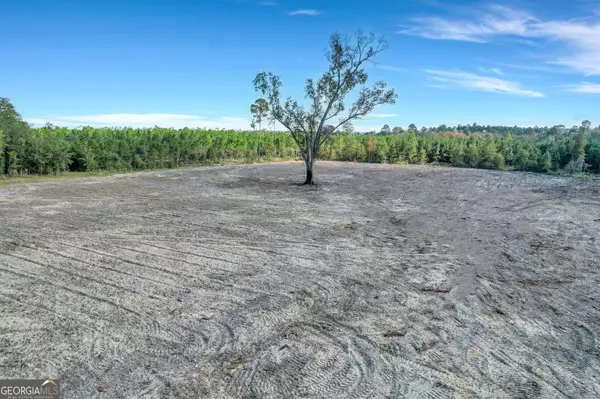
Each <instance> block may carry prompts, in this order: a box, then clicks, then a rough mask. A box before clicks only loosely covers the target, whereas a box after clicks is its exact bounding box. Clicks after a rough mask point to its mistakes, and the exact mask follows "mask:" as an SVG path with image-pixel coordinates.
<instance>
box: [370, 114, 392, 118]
mask: <svg viewBox="0 0 600 399" xmlns="http://www.w3.org/2000/svg"><path fill="white" fill-rule="evenodd" d="M395 116H398V114H369V115H367V117H369V118H393V117H395Z"/></svg>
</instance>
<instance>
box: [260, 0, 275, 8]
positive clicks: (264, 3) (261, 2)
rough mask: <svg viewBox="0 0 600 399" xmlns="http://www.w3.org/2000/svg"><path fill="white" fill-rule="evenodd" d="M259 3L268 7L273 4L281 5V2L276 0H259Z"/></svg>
mask: <svg viewBox="0 0 600 399" xmlns="http://www.w3.org/2000/svg"><path fill="white" fill-rule="evenodd" d="M258 5H259V6H268V7H272V6H278V5H279V3H278V2H276V1H268V0H266V1H259V2H258Z"/></svg>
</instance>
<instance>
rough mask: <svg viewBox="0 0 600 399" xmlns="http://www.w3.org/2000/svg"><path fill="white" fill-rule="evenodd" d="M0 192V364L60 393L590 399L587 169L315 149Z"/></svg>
mask: <svg viewBox="0 0 600 399" xmlns="http://www.w3.org/2000/svg"><path fill="white" fill-rule="evenodd" d="M302 168H303V167H302V165H301V164H298V163H287V164H265V165H242V166H226V167H215V168H202V169H188V170H179V171H168V172H150V173H136V174H127V175H119V176H113V177H104V178H86V179H81V180H71V181H66V182H51V183H40V184H26V185H9V186H4V187H0V377H1V378H45V377H47V376H49V377H56V378H60V379H61V380H62V381H63V384H62V385H63V392H64V393H65V397H67V398H142V397H143V398H176V397H179V398H192V397H200V398H298V397H301V398H404V397H406V398H420V397H429V398H439V399H441V398H452V397H456V398H462V397H466V398H488V397H490V398H492V397H493V398H496V397H498V398H538V397H539V398H563V397H564V398H597V397H600V345H599V342H598V338H599V331H600V299H599V297H600V288H599V287H600V265H599V263H600V260H599V259H600V239H599V237H600V184H599V183H598V182H597V181H596V182H593V181H586V180H581V179H570V178H559V177H552V176H543V175H535V174H527V173H502V172H492V171H483V170H468V169H447V168H431V167H396V166H385V165H357V164H343V163H335V164H333V163H321V164H320V165H319V166H318V169H317V180H318V182H319V183H321V185H320V186H318V187H316V188H311V187H303V186H298V185H296V184H295V183H296V182H300V181H302V178H303V173H304V172H303V169H302Z"/></svg>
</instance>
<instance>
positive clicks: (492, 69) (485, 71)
mask: <svg viewBox="0 0 600 399" xmlns="http://www.w3.org/2000/svg"><path fill="white" fill-rule="evenodd" d="M477 69H479V70H480V71H481V72H484V73H495V74H496V75H504V72H502V69H500V68H489V69H486V68H482V67H477Z"/></svg>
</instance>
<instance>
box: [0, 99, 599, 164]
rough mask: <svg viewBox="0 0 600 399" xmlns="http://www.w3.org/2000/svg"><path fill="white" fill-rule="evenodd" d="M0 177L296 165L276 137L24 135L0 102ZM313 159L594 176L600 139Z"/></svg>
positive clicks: (333, 149) (342, 141) (419, 142)
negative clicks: (290, 162)
mask: <svg viewBox="0 0 600 399" xmlns="http://www.w3.org/2000/svg"><path fill="white" fill-rule="evenodd" d="M0 149H1V151H0V167H1V168H0V171H1V172H2V174H4V175H6V176H18V175H26V174H52V173H60V172H62V171H84V172H95V171H131V170H143V169H156V168H176V167H181V166H185V165H197V164H206V163H217V162H227V161H231V162H255V161H258V160H275V159H297V158H298V155H299V154H298V148H297V146H296V143H295V142H294V140H293V139H292V137H291V136H290V135H289V134H288V133H283V132H256V131H254V132H238V131H224V130H205V129H188V128H185V129H179V130H176V129H166V128H158V127H155V128H146V129H133V128H92V127H83V128H78V129H69V128H63V127H53V126H46V127H42V128H31V127H30V126H29V125H28V124H27V123H25V122H24V121H22V120H21V118H20V116H19V114H18V113H17V112H16V111H15V110H14V107H13V106H12V105H11V104H10V102H9V101H8V100H7V99H0ZM319 158H320V159H327V160H341V161H355V162H374V163H411V164H424V163H440V164H449V165H454V166H462V167H473V168H486V169H510V170H526V171H536V172H548V171H566V172H569V173H581V172H582V171H587V172H590V173H600V132H598V131H596V130H591V129H590V128H589V123H584V124H582V126H581V127H580V128H579V129H578V130H577V132H569V131H567V132H562V133H561V134H556V135H551V136H548V137H546V138H544V139H542V140H540V139H539V138H537V139H534V138H530V137H524V138H523V137H519V138H517V137H514V138H513V136H512V135H511V133H510V132H508V133H507V134H506V135H504V136H493V135H487V136H480V135H471V136H466V135H462V134H459V133H441V134H436V135H432V136H421V135H416V134H415V133H414V132H410V133H402V134H400V133H398V134H391V135H357V134H351V133H349V132H344V133H339V134H335V135H333V136H331V137H330V138H329V139H328V140H327V141H326V143H325V144H324V146H323V148H322V150H321V153H320V157H319Z"/></svg>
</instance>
